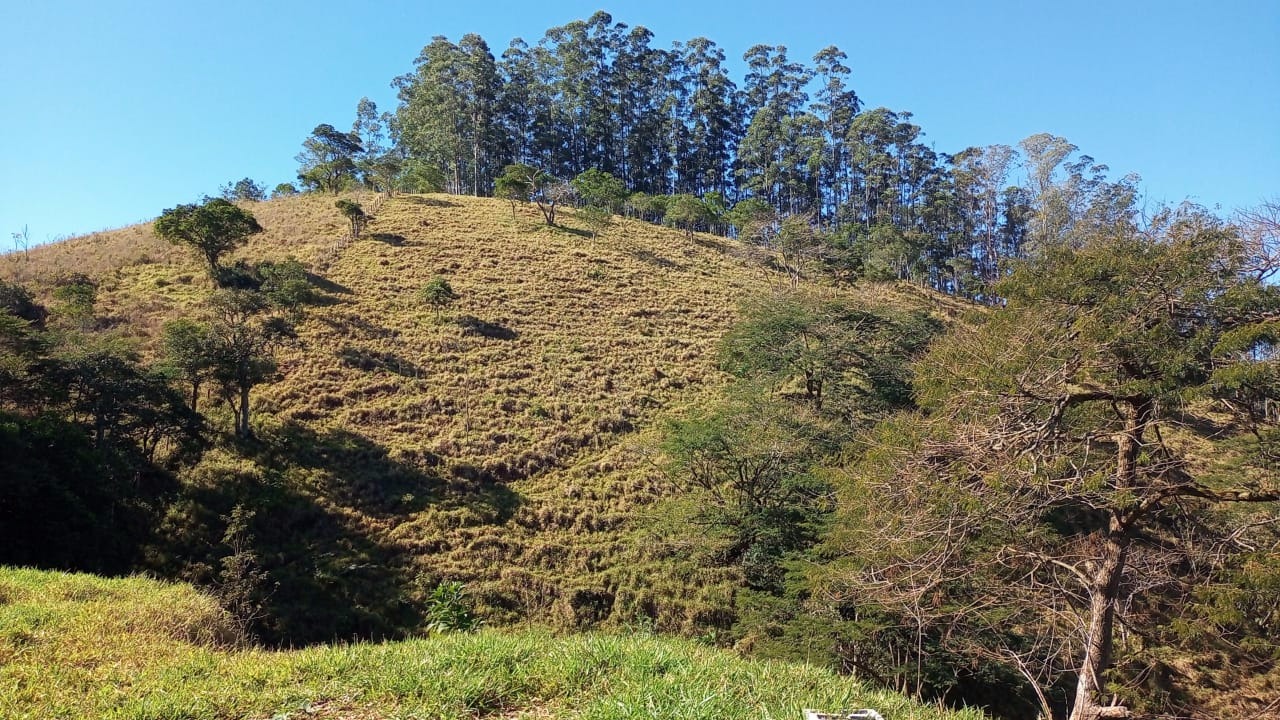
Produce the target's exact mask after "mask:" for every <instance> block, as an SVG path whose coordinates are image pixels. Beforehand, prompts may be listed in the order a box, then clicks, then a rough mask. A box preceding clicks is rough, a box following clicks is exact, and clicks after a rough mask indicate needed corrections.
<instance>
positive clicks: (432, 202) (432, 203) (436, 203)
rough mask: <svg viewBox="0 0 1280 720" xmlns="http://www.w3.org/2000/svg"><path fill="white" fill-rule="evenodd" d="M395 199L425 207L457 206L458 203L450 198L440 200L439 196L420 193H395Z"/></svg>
mask: <svg viewBox="0 0 1280 720" xmlns="http://www.w3.org/2000/svg"><path fill="white" fill-rule="evenodd" d="M396 199H397V200H403V201H405V202H407V203H411V204H413V205H425V206H427V207H442V208H450V207H458V203H456V202H453V201H451V200H441V199H440V198H431V197H424V196H422V195H397V196H396Z"/></svg>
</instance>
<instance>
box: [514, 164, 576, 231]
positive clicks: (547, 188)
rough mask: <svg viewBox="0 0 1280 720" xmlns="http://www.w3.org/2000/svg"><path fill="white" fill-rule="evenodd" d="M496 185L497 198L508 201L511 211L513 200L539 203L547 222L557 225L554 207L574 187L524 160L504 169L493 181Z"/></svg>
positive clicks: (539, 208) (563, 200)
mask: <svg viewBox="0 0 1280 720" xmlns="http://www.w3.org/2000/svg"><path fill="white" fill-rule="evenodd" d="M496 187H497V192H498V194H499V196H500V197H504V198H506V199H508V200H510V201H511V203H512V205H511V208H512V212H513V213H514V211H515V203H516V202H529V201H530V200H532V201H533V202H534V203H536V204H537V205H538V210H539V211H541V212H542V217H543V219H544V220H546V222H547V225H555V224H556V207H557V206H558V205H561V204H562V203H564V202H565V201H567V200H569V199H570V198H571V197H572V195H573V188H572V187H571V186H570V185H569V184H568V183H565V182H562V181H561V180H558V179H557V178H555V177H554V176H552V175H551V174H549V173H547V172H546V171H545V170H542V169H540V168H535V167H533V166H532V165H525V164H523V163H516V164H514V165H508V166H507V167H506V168H504V169H503V171H502V175H501V176H499V177H498V179H497V181H496Z"/></svg>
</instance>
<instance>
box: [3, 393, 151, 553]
mask: <svg viewBox="0 0 1280 720" xmlns="http://www.w3.org/2000/svg"><path fill="white" fill-rule="evenodd" d="M175 490H176V485H175V482H174V480H173V478H172V477H171V476H170V475H168V473H166V472H165V471H164V470H162V469H160V468H158V467H156V466H154V465H151V464H149V463H147V462H146V461H145V459H144V458H142V457H139V456H138V455H137V454H136V453H135V452H134V449H133V448H131V447H128V446H122V445H119V444H116V445H110V446H97V445H94V443H93V441H92V439H91V437H90V435H89V434H87V433H86V432H85V428H84V426H83V425H81V424H80V423H77V422H72V421H69V420H63V419H60V418H57V417H54V416H52V415H45V416H39V417H27V416H23V415H19V414H15V413H12V412H9V411H6V410H0V563H3V564H5V565H18V566H32V567H46V568H58V569H65V570H85V571H91V572H99V573H104V574H117V573H125V572H128V571H130V570H131V569H133V568H134V567H136V563H138V562H139V561H140V560H141V558H142V550H143V546H144V545H145V544H146V542H147V541H148V540H149V539H150V538H151V531H152V528H153V526H154V524H155V523H156V522H157V520H158V519H159V517H160V515H161V514H162V512H163V509H164V506H165V503H166V499H167V498H168V497H170V496H171V495H172V493H173V492H174V491H175Z"/></svg>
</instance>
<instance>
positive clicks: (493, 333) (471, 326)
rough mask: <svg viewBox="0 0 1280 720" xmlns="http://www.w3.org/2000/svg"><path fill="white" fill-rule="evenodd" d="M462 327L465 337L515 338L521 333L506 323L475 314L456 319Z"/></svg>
mask: <svg viewBox="0 0 1280 720" xmlns="http://www.w3.org/2000/svg"><path fill="white" fill-rule="evenodd" d="M454 322H455V323H457V325H458V327H460V328H462V335H463V337H474V336H480V337H483V338H487V339H490V340H515V339H516V338H518V337H520V333H518V332H516V331H515V330H512V329H511V328H509V327H506V326H505V325H499V324H497V323H491V322H489V321H487V320H481V319H480V318H478V317H476V316H474V315H463V316H461V317H459V318H458V319H457V320H455V321H454Z"/></svg>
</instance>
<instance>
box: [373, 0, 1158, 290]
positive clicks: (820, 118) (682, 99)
mask: <svg viewBox="0 0 1280 720" xmlns="http://www.w3.org/2000/svg"><path fill="white" fill-rule="evenodd" d="M652 42H653V35H652V33H650V32H649V31H648V30H647V29H645V28H643V27H629V26H627V25H626V24H623V23H616V22H614V20H613V18H612V17H611V16H610V15H609V14H608V13H605V12H597V13H595V14H593V15H592V16H591V17H590V18H587V19H583V20H575V21H572V22H569V23H567V24H565V25H562V26H558V27H553V28H550V29H548V30H547V31H546V33H545V34H544V36H543V37H542V38H541V40H539V41H538V42H537V43H536V44H533V45H530V44H528V43H526V42H524V41H523V40H520V39H516V40H513V41H512V42H511V44H510V46H509V48H508V49H507V50H506V52H504V53H503V54H502V57H501V58H500V59H497V60H495V58H494V57H493V55H492V53H491V52H490V50H489V47H488V45H487V43H485V41H484V40H483V39H482V38H480V37H479V36H476V35H467V36H465V37H463V38H462V39H461V40H460V41H459V42H457V43H456V44H455V43H453V42H451V41H450V40H449V39H448V38H445V37H436V38H433V39H432V41H431V42H430V43H429V44H428V45H427V46H426V47H425V48H423V50H422V53H421V54H420V55H419V56H418V58H417V61H416V67H415V70H414V71H413V72H412V73H409V74H406V75H404V76H401V77H399V78H396V80H395V83H394V84H395V86H396V87H397V89H398V90H399V93H400V106H399V108H398V109H397V112H396V114H395V118H394V120H390V119H388V120H386V121H385V122H386V123H388V124H390V125H393V126H394V127H395V129H396V131H397V133H398V134H397V135H396V137H397V147H396V148H395V149H394V150H395V151H398V152H399V153H400V154H401V155H402V156H403V157H404V158H405V159H406V162H407V163H410V164H412V163H424V164H426V165H429V166H432V167H434V168H439V169H440V172H439V173H438V176H437V178H436V180H437V181H433V182H432V183H431V184H432V185H433V186H434V187H436V188H438V189H444V190H448V191H449V192H455V193H463V192H465V193H471V194H475V195H487V194H489V193H491V192H492V193H493V194H494V195H496V196H498V197H503V198H507V199H510V200H512V202H513V205H512V211H513V213H514V211H515V204H514V203H515V202H518V201H521V200H524V199H526V198H527V199H530V200H539V199H540V198H539V194H540V193H539V190H538V187H536V186H538V185H541V184H542V183H539V182H537V181H535V180H534V177H535V175H536V173H537V172H540V173H543V174H545V175H546V176H547V177H548V178H575V179H576V180H575V181H574V183H573V187H572V189H573V191H574V192H575V193H576V194H577V195H578V196H579V200H580V201H581V203H582V204H583V205H585V206H587V207H595V208H609V209H610V210H611V211H613V212H618V211H619V207H618V204H617V200H616V198H617V197H618V196H619V194H618V192H617V189H618V188H617V186H616V185H614V183H617V184H620V185H621V187H622V188H623V194H625V192H626V191H628V190H630V191H635V192H636V193H637V197H636V198H634V199H633V200H631V201H629V202H627V203H624V204H623V207H622V210H623V211H625V212H626V213H627V214H628V215H631V216H633V217H641V218H644V219H646V220H650V221H653V222H663V221H664V218H665V220H666V222H667V223H668V224H670V225H672V226H674V227H679V228H681V229H684V230H686V231H688V232H695V231H698V230H706V231H710V232H726V231H727V223H726V220H728V221H729V222H731V223H732V224H733V225H734V226H735V228H736V232H737V233H738V234H739V235H740V236H743V237H745V238H748V239H750V240H752V241H757V242H759V241H764V240H772V239H773V232H774V231H776V230H777V229H778V225H779V224H780V223H781V222H782V220H783V219H784V218H786V217H791V216H796V217H803V218H807V219H808V222H809V224H810V225H812V226H813V228H814V231H815V232H814V236H815V238H816V240H817V243H816V247H815V248H814V252H812V253H810V254H811V255H812V256H813V257H814V258H816V259H821V260H824V261H827V263H828V265H827V267H832V269H835V270H837V271H838V272H839V274H840V276H841V277H842V278H844V279H851V278H852V277H853V276H854V275H855V274H857V273H861V272H863V271H866V272H867V273H869V274H870V275H871V276H872V277H874V278H878V279H901V280H910V281H913V282H918V283H921V284H927V285H929V286H931V287H933V288H935V289H938V290H941V291H944V292H950V293H956V294H960V295H964V296H966V297H970V298H975V299H981V300H984V301H988V302H994V301H995V300H996V298H995V297H994V296H993V295H992V294H991V292H990V286H991V284H992V283H994V282H995V281H996V280H998V279H999V278H1000V277H1002V276H1004V275H1005V274H1007V273H1008V271H1009V269H1010V267H1011V265H1010V262H1011V261H1012V260H1016V259H1018V258H1021V257H1023V256H1024V255H1025V254H1026V253H1027V252H1029V251H1030V250H1032V249H1034V247H1036V246H1038V245H1039V244H1040V243H1043V242H1048V243H1049V244H1052V243H1053V242H1056V241H1060V240H1064V239H1067V238H1069V237H1072V236H1079V235H1080V234H1081V233H1084V232H1087V231H1088V230H1089V228H1091V227H1096V226H1097V224H1098V223H1106V222H1110V221H1112V220H1114V219H1116V218H1117V217H1122V216H1126V215H1129V214H1131V213H1132V211H1133V200H1134V197H1135V191H1134V179H1133V178H1129V177H1126V178H1122V179H1120V180H1118V181H1110V180H1108V179H1106V177H1105V167H1104V166H1101V165H1098V164H1096V163H1094V161H1093V160H1092V159H1091V158H1089V157H1088V156H1086V155H1078V154H1076V151H1077V149H1076V147H1075V146H1074V145H1071V144H1070V143H1068V142H1067V141H1066V140H1065V139H1063V138H1059V137H1054V136H1052V135H1047V134H1040V135H1034V136H1032V137H1029V138H1027V139H1026V140H1024V141H1023V142H1022V143H1020V151H1019V150H1015V149H1013V148H1012V147H1010V146H1007V145H992V146H989V147H981V148H962V149H960V150H959V152H956V153H955V154H954V155H947V154H942V153H939V152H936V151H935V150H934V149H933V148H932V147H931V143H929V142H928V141H927V140H926V139H925V138H924V132H923V130H922V129H921V128H920V126H918V125H916V124H914V123H913V122H911V120H912V116H911V113H909V112H903V111H893V110H889V109H888V108H883V107H879V108H871V109H864V107H863V102H862V99H861V98H860V97H859V96H858V94H857V93H856V92H855V91H854V89H853V88H852V87H850V85H849V78H850V76H851V70H850V68H849V67H848V65H847V64H846V63H847V62H848V56H847V55H846V54H845V53H844V52H842V51H841V50H840V49H839V48H836V47H826V48H823V49H822V50H820V51H819V52H818V53H817V54H816V55H814V57H813V58H812V61H811V63H809V64H806V63H803V62H797V61H795V60H794V59H792V58H790V57H789V56H788V54H787V49H786V48H785V47H782V46H769V45H756V46H753V47H751V48H750V49H748V50H747V52H746V53H745V54H744V56H743V60H744V61H745V63H746V65H747V73H746V75H745V77H743V78H742V82H741V87H739V85H738V84H736V83H735V82H734V80H733V79H731V78H730V76H729V73H728V72H727V70H726V68H725V56H724V52H723V51H722V50H721V49H720V48H718V47H716V45H715V43H713V42H712V41H710V40H708V39H707V38H703V37H697V38H693V39H692V40H689V41H688V42H686V43H676V44H675V46H674V47H672V48H671V49H670V50H665V49H660V48H657V47H654V46H653V45H652ZM368 116H369V113H366V114H365V115H364V116H362V117H366V118H367V117H368ZM360 122H364V121H360ZM358 124H359V123H358ZM517 164H518V165H520V166H523V167H528V168H537V171H535V172H530V173H526V178H525V181H524V182H523V183H519V182H514V181H513V179H512V178H511V177H510V176H509V175H507V177H506V179H504V175H506V173H505V172H504V171H502V170H500V168H508V169H509V168H510V167H512V166H513V165H517ZM1019 170H1024V171H1025V175H1026V176H1027V178H1028V180H1027V182H1026V183H1025V184H1023V185H1022V186H1018V185H1016V184H1014V182H1013V178H1015V177H1018V176H1019ZM606 177H607V178H611V181H610V184H611V185H613V186H612V187H610V188H609V189H608V190H607V191H606V192H605V193H604V195H606V196H607V199H606V198H602V197H594V196H593V193H594V187H595V186H597V185H598V183H597V182H596V181H597V180H599V179H601V178H606ZM545 187H546V192H543V193H541V195H542V198H541V200H546V201H549V202H539V207H540V209H541V210H542V211H543V213H544V216H545V217H546V218H547V222H548V223H549V224H554V221H555V220H554V204H555V203H557V202H564V201H565V200H567V199H568V198H569V193H568V192H567V191H566V190H567V189H566V188H564V187H563V185H562V184H561V183H554V182H553V183H547V184H546V185H545ZM553 195H554V196H555V198H554V199H553V198H552V197H551V196H553ZM682 196H684V197H682ZM668 198H669V200H668ZM730 198H732V199H734V200H737V201H741V202H739V204H742V202H746V203H750V204H749V205H747V206H745V207H744V208H743V210H742V211H740V212H739V213H738V216H737V217H736V218H726V217H725V214H726V213H725V210H726V209H727V207H728V202H727V199H730ZM698 201H702V202H703V204H704V206H703V207H699V206H698V205H697V202H698ZM668 205H670V206H671V207H668ZM762 209H768V210H770V211H771V213H772V218H763V217H762V215H763V213H761V212H759V211H760V210H762ZM668 210H673V212H672V213H671V215H670V216H669V217H667V211H668ZM771 226H772V227H771ZM762 233H763V234H762ZM836 250H838V251H839V252H835V251H836ZM832 261H834V264H832ZM784 264H785V266H786V268H787V269H794V268H795V267H796V265H795V263H792V262H786V263H784ZM805 264H808V263H807V262H806V263H805ZM815 267H817V265H816V264H815Z"/></svg>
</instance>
